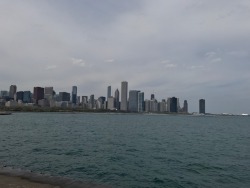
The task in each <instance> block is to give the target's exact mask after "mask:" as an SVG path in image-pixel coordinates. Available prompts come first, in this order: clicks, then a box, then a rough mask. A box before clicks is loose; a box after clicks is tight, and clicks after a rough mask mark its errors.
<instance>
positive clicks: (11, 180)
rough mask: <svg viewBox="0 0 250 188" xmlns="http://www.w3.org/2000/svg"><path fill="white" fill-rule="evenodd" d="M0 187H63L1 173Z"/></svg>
mask: <svg viewBox="0 0 250 188" xmlns="http://www.w3.org/2000/svg"><path fill="white" fill-rule="evenodd" d="M0 187H2V188H20V187H22V188H34V187H36V188H62V187H60V186H58V185H52V184H47V183H41V182H36V181H32V180H29V179H25V178H22V177H18V176H8V175H3V174H0Z"/></svg>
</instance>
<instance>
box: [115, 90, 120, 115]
mask: <svg viewBox="0 0 250 188" xmlns="http://www.w3.org/2000/svg"><path fill="white" fill-rule="evenodd" d="M119 97H120V93H119V90H118V89H116V90H115V108H116V109H117V110H119V109H120V101H119Z"/></svg>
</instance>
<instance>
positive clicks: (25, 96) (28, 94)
mask: <svg viewBox="0 0 250 188" xmlns="http://www.w3.org/2000/svg"><path fill="white" fill-rule="evenodd" d="M31 99H32V94H31V92H30V91H24V92H23V103H31Z"/></svg>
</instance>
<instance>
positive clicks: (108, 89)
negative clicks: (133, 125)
mask: <svg viewBox="0 0 250 188" xmlns="http://www.w3.org/2000/svg"><path fill="white" fill-rule="evenodd" d="M109 97H111V86H108V88H107V99H108V98H109Z"/></svg>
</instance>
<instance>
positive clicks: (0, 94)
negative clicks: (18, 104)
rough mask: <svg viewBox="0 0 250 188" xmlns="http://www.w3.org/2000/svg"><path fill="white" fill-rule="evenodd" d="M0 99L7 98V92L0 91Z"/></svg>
mask: <svg viewBox="0 0 250 188" xmlns="http://www.w3.org/2000/svg"><path fill="white" fill-rule="evenodd" d="M0 97H2V98H5V97H9V92H8V91H1V93H0Z"/></svg>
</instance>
